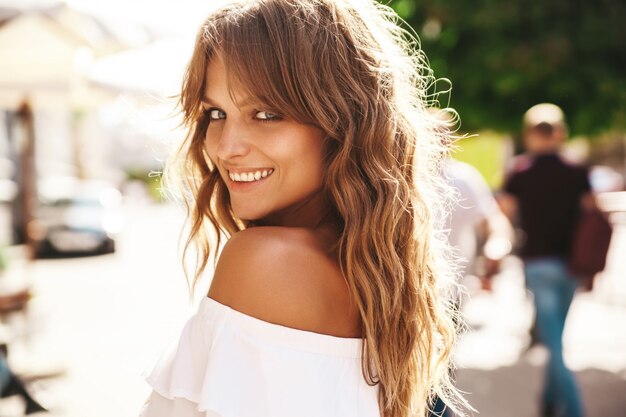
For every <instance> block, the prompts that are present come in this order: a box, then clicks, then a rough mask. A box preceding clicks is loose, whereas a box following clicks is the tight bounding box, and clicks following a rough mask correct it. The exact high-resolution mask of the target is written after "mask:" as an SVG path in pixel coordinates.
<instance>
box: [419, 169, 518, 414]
mask: <svg viewBox="0 0 626 417" xmlns="http://www.w3.org/2000/svg"><path fill="white" fill-rule="evenodd" d="M442 173H443V177H444V178H445V180H446V181H447V183H448V184H449V185H450V186H451V187H452V188H453V189H454V191H455V193H456V195H455V198H454V200H455V203H454V204H453V205H452V209H451V210H450V212H449V213H448V218H447V227H446V230H447V231H448V241H449V243H450V245H451V246H452V248H453V249H454V250H455V253H456V255H457V257H458V263H457V268H458V270H457V275H458V277H459V278H460V279H461V281H463V280H464V279H465V278H467V277H468V276H470V275H472V274H473V273H474V272H477V273H478V275H479V277H480V280H481V286H482V289H484V290H488V291H491V288H492V287H491V283H492V279H493V277H494V276H495V275H496V274H497V273H498V272H499V271H500V264H501V261H502V259H503V258H504V257H505V256H506V255H508V254H509V253H510V251H511V248H512V243H511V240H512V238H513V228H512V227H511V223H510V222H509V220H508V218H507V217H506V216H505V215H504V213H502V211H501V210H500V207H499V206H498V203H497V202H496V199H495V198H494V196H493V194H492V192H491V190H490V189H489V186H488V185H487V183H486V182H485V180H484V178H483V176H482V175H481V173H480V172H479V171H478V170H477V169H476V168H474V167H473V166H472V165H470V164H468V163H465V162H461V161H457V160H455V159H453V158H447V159H446V161H445V162H444V164H443V169H442ZM479 243H480V244H481V245H480V246H479ZM479 253H482V254H483V257H484V259H483V263H482V265H481V267H480V268H479V269H480V271H476V269H477V268H476V266H477V265H476V263H477V259H478V256H479ZM459 288H462V287H459ZM453 297H454V300H453V302H454V304H455V306H456V309H457V310H458V311H460V310H461V306H462V301H463V299H462V293H461V291H459V292H458V293H457V294H454V295H453ZM430 415H431V416H432V417H448V416H450V415H451V413H450V412H449V410H447V408H446V407H445V404H444V403H443V401H441V400H439V399H436V400H435V405H434V406H433V409H432V411H431V413H430Z"/></svg>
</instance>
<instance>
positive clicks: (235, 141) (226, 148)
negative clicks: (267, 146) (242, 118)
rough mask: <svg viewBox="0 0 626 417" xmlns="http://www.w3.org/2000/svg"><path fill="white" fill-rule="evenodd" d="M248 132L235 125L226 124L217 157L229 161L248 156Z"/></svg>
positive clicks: (218, 146)
mask: <svg viewBox="0 0 626 417" xmlns="http://www.w3.org/2000/svg"><path fill="white" fill-rule="evenodd" d="M246 138H247V132H246V130H245V129H244V128H242V127H241V126H240V125H237V124H235V123H229V122H228V121H226V122H225V123H224V128H223V129H222V131H221V135H220V138H219V142H218V144H217V157H218V158H219V159H221V160H224V161H228V160H231V159H234V158H237V157H242V156H246V155H247V154H248V153H249V152H250V146H249V141H248V140H247V139H246Z"/></svg>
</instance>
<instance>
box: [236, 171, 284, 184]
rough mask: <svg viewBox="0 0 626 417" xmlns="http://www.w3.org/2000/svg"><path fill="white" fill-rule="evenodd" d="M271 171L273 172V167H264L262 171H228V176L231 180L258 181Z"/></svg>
mask: <svg viewBox="0 0 626 417" xmlns="http://www.w3.org/2000/svg"><path fill="white" fill-rule="evenodd" d="M272 172H274V170H273V169H269V170H267V169H264V170H263V171H254V172H242V173H239V172H235V173H232V172H229V173H228V176H229V177H230V179H231V181H237V182H252V181H258V180H260V179H261V178H265V177H267V176H268V175H270V174H271V173H272Z"/></svg>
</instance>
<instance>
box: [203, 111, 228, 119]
mask: <svg viewBox="0 0 626 417" xmlns="http://www.w3.org/2000/svg"><path fill="white" fill-rule="evenodd" d="M204 114H205V115H206V116H207V117H208V118H209V120H220V119H225V118H226V113H224V112H223V111H222V110H220V109H215V108H210V109H206V110H205V111H204Z"/></svg>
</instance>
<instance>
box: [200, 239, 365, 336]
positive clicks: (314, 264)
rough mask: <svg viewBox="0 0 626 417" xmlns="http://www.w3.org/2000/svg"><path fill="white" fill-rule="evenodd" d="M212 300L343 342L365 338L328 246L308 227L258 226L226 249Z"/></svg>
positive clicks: (214, 280)
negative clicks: (362, 335) (361, 336)
mask: <svg viewBox="0 0 626 417" xmlns="http://www.w3.org/2000/svg"><path fill="white" fill-rule="evenodd" d="M209 297H211V298H213V299H215V300H216V301H219V302H220V303H222V304H225V305H228V306H230V307H231V308H233V309H235V310H237V311H239V312H241V313H244V314H247V315H249V316H252V317H255V318H258V319H260V320H264V321H267V322H270V323H274V324H278V325H283V326H287V327H291V328H295V329H300V330H308V331H312V332H316V333H323V334H329V335H332V336H338V337H360V335H361V331H360V319H359V314H358V310H357V309H356V308H355V307H354V305H353V303H352V302H351V297H350V294H349V291H348V287H347V284H346V282H345V280H344V278H343V275H342V274H341V271H340V269H339V266H338V264H337V261H336V259H335V256H334V254H333V253H332V251H331V250H330V249H329V245H328V241H327V239H326V238H325V237H324V235H323V234H322V233H318V232H316V231H312V230H310V229H303V228H291V227H254V228H250V229H246V230H243V231H241V232H238V233H236V234H235V235H233V236H232V237H231V238H230V240H229V241H228V242H227V243H226V245H225V246H224V249H223V251H222V253H221V255H220V258H219V260H218V264H217V267H216V269H215V275H214V277H213V281H212V282H211V287H210V289H209Z"/></svg>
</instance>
